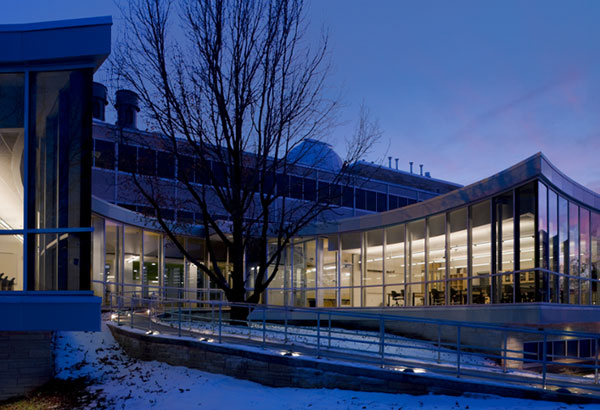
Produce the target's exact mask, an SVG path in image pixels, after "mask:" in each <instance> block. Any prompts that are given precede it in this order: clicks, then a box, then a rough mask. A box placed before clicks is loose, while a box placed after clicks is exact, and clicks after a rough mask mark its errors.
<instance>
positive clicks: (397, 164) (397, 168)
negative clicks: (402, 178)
mask: <svg viewBox="0 0 600 410" xmlns="http://www.w3.org/2000/svg"><path fill="white" fill-rule="evenodd" d="M396 169H398V158H396Z"/></svg>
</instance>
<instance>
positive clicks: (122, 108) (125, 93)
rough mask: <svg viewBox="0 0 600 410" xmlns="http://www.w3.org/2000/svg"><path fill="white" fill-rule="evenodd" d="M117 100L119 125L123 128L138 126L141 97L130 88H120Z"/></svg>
mask: <svg viewBox="0 0 600 410" xmlns="http://www.w3.org/2000/svg"><path fill="white" fill-rule="evenodd" d="M116 97H117V102H116V104H115V108H116V109H117V125H118V126H119V127H123V128H133V129H135V128H137V113H138V112H139V111H140V103H139V100H140V99H139V97H138V95H137V94H136V93H134V92H133V91H130V90H118V91H117V95H116Z"/></svg>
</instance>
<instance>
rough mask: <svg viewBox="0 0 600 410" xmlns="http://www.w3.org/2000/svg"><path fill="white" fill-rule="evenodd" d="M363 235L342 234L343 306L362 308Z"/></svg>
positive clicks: (341, 276) (341, 294)
mask: <svg viewBox="0 0 600 410" xmlns="http://www.w3.org/2000/svg"><path fill="white" fill-rule="evenodd" d="M360 237H361V235H360V233H358V232H350V233H343V234H342V251H341V252H342V254H341V268H340V269H341V272H340V298H341V304H342V306H358V307H360V265H361V254H362V252H361V243H360V241H361V239H360Z"/></svg>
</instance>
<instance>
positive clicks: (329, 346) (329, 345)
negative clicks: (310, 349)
mask: <svg viewBox="0 0 600 410" xmlns="http://www.w3.org/2000/svg"><path fill="white" fill-rule="evenodd" d="M328 337H329V342H328V343H327V347H328V348H329V349H331V312H329V335H328Z"/></svg>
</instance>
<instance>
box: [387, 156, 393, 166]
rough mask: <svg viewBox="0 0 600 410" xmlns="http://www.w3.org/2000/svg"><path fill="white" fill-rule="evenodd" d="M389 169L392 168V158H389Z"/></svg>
mask: <svg viewBox="0 0 600 410" xmlns="http://www.w3.org/2000/svg"><path fill="white" fill-rule="evenodd" d="M388 162H389V167H390V168H391V167H392V157H388Z"/></svg>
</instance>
